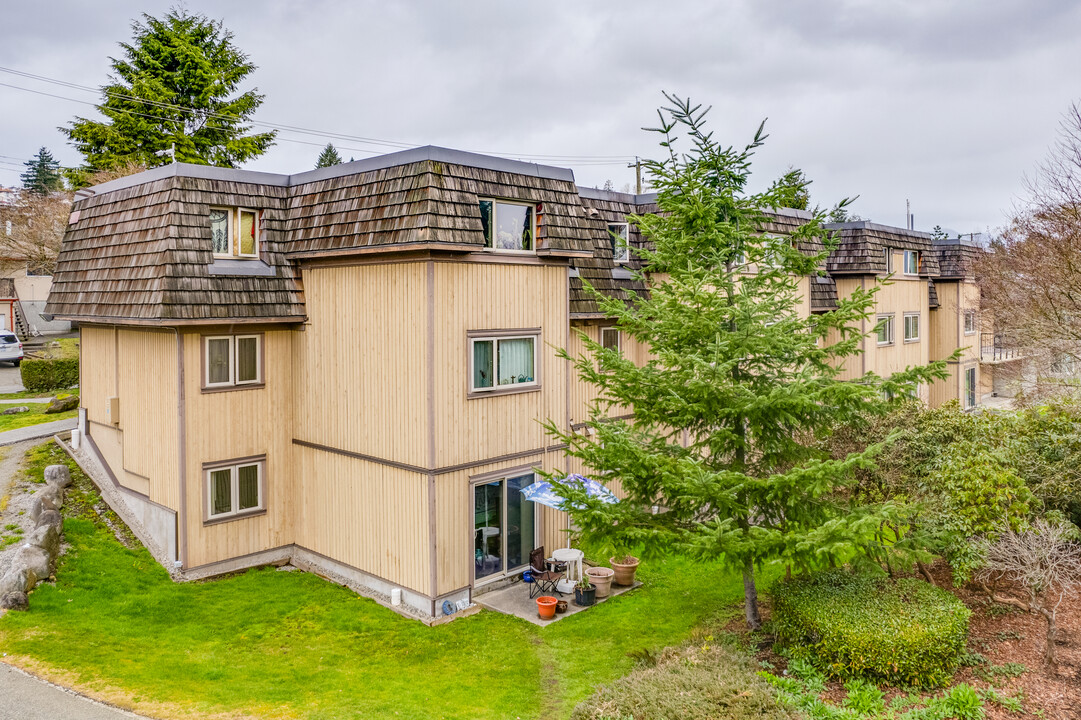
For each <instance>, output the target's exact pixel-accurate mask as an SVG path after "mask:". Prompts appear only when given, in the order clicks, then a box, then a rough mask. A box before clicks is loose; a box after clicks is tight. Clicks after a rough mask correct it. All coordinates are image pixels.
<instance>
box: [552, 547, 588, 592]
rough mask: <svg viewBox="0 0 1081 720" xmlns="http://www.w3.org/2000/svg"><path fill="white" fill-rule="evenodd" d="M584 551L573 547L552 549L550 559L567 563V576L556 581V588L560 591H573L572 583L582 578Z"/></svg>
mask: <svg viewBox="0 0 1081 720" xmlns="http://www.w3.org/2000/svg"><path fill="white" fill-rule="evenodd" d="M584 557H585V553H584V552H582V551H581V550H576V549H575V548H559V549H558V550H553V551H552V559H553V560H556V561H558V562H563V563H566V564H567V576H566V577H565V578H563V579H562V580H560V581H559V582H558V583H556V588H557V589H558V590H559V592H561V593H572V592H574V583H575V582H576V581H578V580H581V579H582V559H583V558H584ZM572 568H573V569H574V577H573V579H572V577H571V569H572Z"/></svg>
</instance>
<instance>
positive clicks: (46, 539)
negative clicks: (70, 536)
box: [26, 525, 60, 558]
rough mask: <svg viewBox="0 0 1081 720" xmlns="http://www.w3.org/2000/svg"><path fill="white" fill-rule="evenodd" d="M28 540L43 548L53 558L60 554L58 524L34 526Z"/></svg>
mask: <svg viewBox="0 0 1081 720" xmlns="http://www.w3.org/2000/svg"><path fill="white" fill-rule="evenodd" d="M26 542H27V543H29V544H30V545H34V546H36V547H39V548H41V549H42V550H44V551H45V552H47V553H48V554H49V557H51V558H56V556H57V555H59V554H60V530H59V529H58V528H57V526H56V525H42V526H40V527H37V528H34V530H33V531H32V532H31V533H30V534H29V535H27V536H26Z"/></svg>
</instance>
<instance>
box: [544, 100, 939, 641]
mask: <svg viewBox="0 0 1081 720" xmlns="http://www.w3.org/2000/svg"><path fill="white" fill-rule="evenodd" d="M665 97H666V98H667V99H668V101H669V102H670V103H671V107H668V108H663V109H662V110H661V111H659V115H660V118H661V126H660V127H659V128H656V131H657V132H658V133H660V134H661V137H662V142H661V147H662V148H663V152H664V153H665V154H666V157H664V159H662V160H657V161H650V162H648V163H646V167H647V170H648V172H649V173H650V175H651V180H650V184H651V185H652V187H654V188H655V189H656V190H657V192H658V197H657V204H658V206H659V212H658V213H656V214H650V215H642V216H634V217H632V222H634V223H635V224H636V225H638V226H639V228H640V229H641V231H642V233H643V235H644V236H645V237H647V238H649V240H650V242H651V244H652V246H653V247H652V249H648V248H647V249H641V250H636V253H637V254H638V255H640V257H641V259H642V262H643V264H644V267H645V270H644V271H643V272H640V273H637V274H638V276H639V277H640V279H642V280H644V281H647V282H650V284H651V290H650V292H649V294H648V295H646V296H643V297H639V298H637V299H632V300H629V301H626V300H623V299H614V298H610V297H608V296H605V295H603V294H601V293H599V292H596V291H595V290H593V288H592V287H591V286H589V290H590V292H592V293H593V295H594V297H595V298H596V299H597V302H598V303H599V305H600V307H601V310H602V312H603V313H604V314H605V315H606V316H609V317H613V318H616V320H617V324H618V327H619V329H620V330H621V331H622V332H623V333H625V335H626V336H630V337H633V338H634V339H635V340H636V341H637V342H638V343H640V344H642V345H644V346H646V347H648V348H649V350H650V354H649V357H650V358H651V359H650V360H649V361H648V362H646V363H645V364H644V365H642V366H636V365H635V363H634V362H632V361H631V360H630V359H629V358H627V357H624V356H623V355H622V354H621V353H620V351H619V350H618V349H613V348H604V347H602V346H601V345H600V344H599V343H597V342H595V341H592V340H589V339H588V337H586V336H585V335H584V334H583V335H582V337H583V342H584V343H585V346H586V348H587V351H586V353H585V354H584V355H583V356H581V357H576V358H572V357H570V356H569V355H568V354H567V353H566V351H563V356H564V357H565V358H567V359H568V360H570V361H572V362H573V364H574V366H575V367H576V369H577V371H578V373H579V375H580V377H581V378H582V379H583V380H585V381H587V382H589V383H591V384H592V385H594V386H596V388H597V390H598V395H599V399H598V400H597V401H595V403H594V404H593V407H592V408H591V412H590V419H589V420H588V421H587V423H586V425H587V427H588V432H568V431H565V430H564V429H562V428H561V427H559V426H558V425H556V423H554V422H552V421H548V422H547V423H546V427H547V430H548V432H549V433H550V434H551V435H553V436H555V437H556V438H558V439H559V440H561V441H562V442H564V443H566V444H567V446H568V450H567V452H568V453H569V454H570V455H571V456H574V457H577V458H580V459H581V460H583V461H584V463H585V465H586V466H587V467H588V468H591V471H592V472H593V473H595V477H596V478H598V479H600V480H602V481H605V480H607V481H618V482H619V483H620V484H621V486H622V489H623V491H624V492H625V493H626V498H625V499H624V500H622V501H621V502H619V503H617V504H614V505H609V504H607V503H604V502H601V501H600V500H598V499H595V498H588V497H586V496H585V494H584V492H582V491H581V489H580V488H579V487H578V486H576V485H563V484H561V483H558V482H557V483H556V484H557V486H558V487H559V489H560V490H561V491H562V494H563V495H564V496H565V497H567V498H568V502H566V503H564V509H565V510H567V511H568V512H570V514H571V516H572V518H573V520H574V523H575V525H576V526H577V528H578V529H579V532H580V533H581V536H582V540H583V541H584V543H585V544H586V545H587V546H594V547H596V546H597V545H598V544H599V545H600V546H602V547H607V548H608V549H613V550H616V551H617V552H618V551H620V550H622V551H629V550H637V551H640V552H642V553H643V554H645V555H646V556H647V557H648V556H649V555H651V554H661V553H665V552H675V553H681V554H689V555H691V556H695V557H698V558H701V559H709V560H723V561H724V562H725V563H727V564H728V565H729V566H731V567H734V568H736V569H738V570H740V571H742V573H743V580H744V591H745V593H744V594H745V613H746V619H747V623H748V625H749V626H750V627H752V628H757V627H759V625H760V622H761V621H760V618H759V612H758V602H757V586H756V583H755V572H756V568H760V567H762V566H763V565H764V564H767V563H774V562H775V563H780V564H783V565H787V566H789V567H790V568H792V569H796V570H798V569H800V568H811V567H816V566H820V565H821V564H823V563H828V562H832V561H834V560H836V559H838V558H846V557H849V556H851V555H856V554H858V553H859V552H860V551H861V549H866V548H867V547H868V545H869V543H871V542H873V539H874V536H875V534H876V533H877V531H878V529H879V528H880V526H881V524H882V523H893V524H894V525H895V526H900V525H902V524H903V521H904V518H905V517H906V512H907V509H906V508H905V507H903V506H901V505H898V504H894V503H892V502H885V503H879V504H861V503H859V502H857V501H856V500H855V499H854V496H853V493H852V492H850V489H851V486H852V485H853V483H854V482H855V477H854V471H855V470H856V469H858V468H861V467H865V466H868V465H869V464H870V463H871V462H872V457H873V454H874V453H875V452H876V450H877V448H874V447H872V448H870V449H868V450H866V451H863V452H856V453H852V454H849V455H847V456H845V457H842V458H840V459H834V458H831V457H830V456H829V454H828V452H827V451H826V450H825V449H824V448H823V447H822V444H821V440H822V439H823V438H824V437H825V436H826V435H828V433H829V432H830V430H831V428H833V427H836V426H837V424H839V423H851V422H859V421H860V420H862V419H863V418H864V416H865V413H867V412H868V411H870V410H874V409H878V408H881V407H883V406H884V405H885V401H884V400H883V397H884V396H896V397H900V396H902V395H905V394H907V393H908V392H909V391H911V390H912V389H914V387H915V386H916V384H917V383H920V382H927V381H930V380H932V379H933V378H938V377H944V376H945V372H944V363H937V364H934V365H932V366H927V367H919V368H911V369H908V370H906V371H904V372H901V373H897V374H895V375H894V376H892V377H890V378H880V377H876V376H874V375H866V376H864V377H861V378H859V379H858V380H855V381H842V380H840V379H839V374H840V370H839V368H840V367H841V366H842V365H843V364H844V363H845V362H846V361H848V362H849V365H851V364H852V361H853V359H857V360H858V358H857V356H858V354H859V352H860V347H861V341H862V340H863V337H864V335H863V334H862V333H861V331H860V325H861V322H863V321H866V320H868V319H873V312H874V295H875V291H874V290H873V289H872V290H867V291H864V290H858V289H857V290H856V291H854V292H853V293H852V294H850V295H849V296H847V297H841V298H839V299H838V302H837V307H836V309H834V310H830V311H827V312H824V313H820V314H815V315H811V316H810V317H808V316H806V315H803V314H801V313H800V311H799V310H800V307H801V304H802V303H801V301H802V297H801V293H800V279H801V278H807V277H808V276H813V275H815V274H817V273H818V272H819V271H820V268H821V267H823V265H824V263H825V259H826V256H827V255H828V253H829V252H830V250H831V249H833V248H834V247H835V242H834V240H833V239H832V238H831V237H830V235H829V234H828V233H827V232H826V231H825V230H824V228H823V227H822V223H823V221H824V220H825V215H824V213H823V212H817V213H815V215H814V217H813V218H812V219H811V220H809V221H807V222H806V223H804V224H803V225H801V226H800V227H798V228H797V229H795V230H794V231H793V232H792V233H791V235H790V236H788V237H783V238H776V237H773V236H770V235H768V234H765V233H763V232H761V228H762V227H763V226H764V225H765V223H766V220H767V218H766V215H765V214H764V213H765V212H766V211H767V210H768V209H769V208H773V207H779V206H781V204H782V201H783V200H784V199H785V198H787V197H791V192H792V187H791V184H792V182H793V177H792V173H789V174H788V175H787V176H786V177H785V178H784V179H782V180H781V181H778V182H776V183H774V184H773V185H772V186H770V187H769V188H768V189H766V190H765V191H762V192H760V193H752V192H749V191H748V188H747V184H748V180H749V177H750V172H751V159H752V156H753V153H754V151H755V150H756V149H757V148H758V147H759V146H761V145H762V144H763V142H764V140H765V135H764V134H763V128H762V127H760V128H759V130H758V133H757V134H756V135H755V138H754V140H753V141H752V142H751V143H750V144H749V145H748V146H747V147H746V148H744V149H743V150H734V149H733V148H731V147H727V148H726V147H724V146H722V145H720V144H719V143H718V142H717V141H716V140H714V138H713V136H712V134H711V133H710V132H707V130H706V123H705V116H706V113H707V110H703V109H702V108H701V106H698V105H693V104H692V103H691V102H690V101H689V100H682V99H680V98H678V97H675V96H669V95H666V96H665ZM688 140H689V142H690V147H688V148H686V150H685V151H683V152H680V151H678V150H677V145H679V144H680V143H682V142H686V141H688ZM583 282H584V281H583ZM585 284H587V283H585ZM587 286H588V284H587ZM624 408H633V417H632V419H630V420H628V421H626V422H611V421H608V420H606V417H608V416H610V415H622V414H624V413H626V412H627V411H626V410H625V409H624ZM655 507H659V509H660V512H656V513H655V512H654V511H653V509H654V508H655Z"/></svg>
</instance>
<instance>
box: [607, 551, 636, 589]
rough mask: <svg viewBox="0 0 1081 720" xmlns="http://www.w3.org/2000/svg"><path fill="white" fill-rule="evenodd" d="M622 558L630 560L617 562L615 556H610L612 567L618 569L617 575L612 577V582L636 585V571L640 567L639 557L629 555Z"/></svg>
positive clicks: (609, 560)
mask: <svg viewBox="0 0 1081 720" xmlns="http://www.w3.org/2000/svg"><path fill="white" fill-rule="evenodd" d="M621 559H623V560H628V561H629V562H625V563H622V562H616V559H615V558H608V562H609V563H611V565H612V569H613V570H615V571H616V574H615V577H614V578H612V582H614V583H615V584H616V585H634V571H635V570H637V569H638V558H636V557H631V556H629V555H628V556H627V557H625V558H621Z"/></svg>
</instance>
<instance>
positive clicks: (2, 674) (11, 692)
mask: <svg viewBox="0 0 1081 720" xmlns="http://www.w3.org/2000/svg"><path fill="white" fill-rule="evenodd" d="M141 717H142V715H135V714H134V713H130V712H128V711H126V710H118V709H117V708H114V707H110V706H109V705H103V704H102V703H99V702H96V701H94V700H91V699H89V698H85V697H83V696H82V695H76V694H75V693H73V692H72V691H70V690H65V689H64V688H61V687H59V686H57V685H53V684H52V683H49V682H45V681H44V680H39V679H37V678H36V677H34V676H33V675H28V674H26V673H24V672H23V671H21V670H16V669H15V668H13V667H11V666H10V665H5V664H4V663H2V662H0V720H59V718H71V719H72V720H76V719H78V720H120V719H121V718H123V719H124V720H130V718H141Z"/></svg>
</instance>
